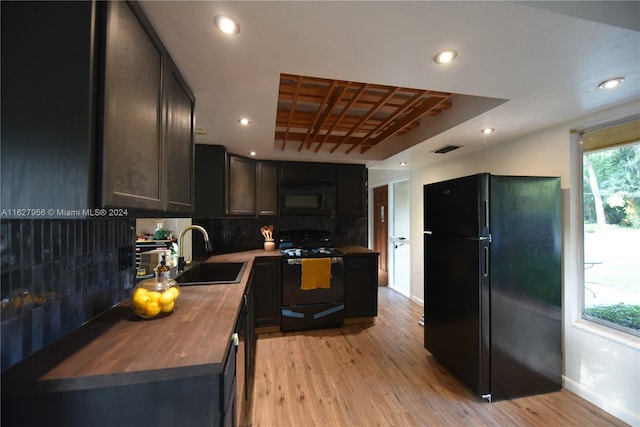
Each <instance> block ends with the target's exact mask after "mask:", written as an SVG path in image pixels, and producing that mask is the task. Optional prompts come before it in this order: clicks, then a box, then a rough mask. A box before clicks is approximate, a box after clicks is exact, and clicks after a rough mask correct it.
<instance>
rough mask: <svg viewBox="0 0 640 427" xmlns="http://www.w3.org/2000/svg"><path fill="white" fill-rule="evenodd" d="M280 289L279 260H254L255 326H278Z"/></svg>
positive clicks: (280, 299)
mask: <svg viewBox="0 0 640 427" xmlns="http://www.w3.org/2000/svg"><path fill="white" fill-rule="evenodd" d="M281 289H282V285H281V266H280V258H275V259H270V258H256V260H255V262H254V264H253V292H254V296H255V325H256V326H280V309H281V305H282V303H281V301H282V296H281Z"/></svg>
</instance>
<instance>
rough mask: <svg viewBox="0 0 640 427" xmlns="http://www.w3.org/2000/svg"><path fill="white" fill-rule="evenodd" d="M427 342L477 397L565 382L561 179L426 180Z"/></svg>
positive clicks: (506, 395)
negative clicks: (431, 181)
mask: <svg viewBox="0 0 640 427" xmlns="http://www.w3.org/2000/svg"><path fill="white" fill-rule="evenodd" d="M424 230H425V235H424V260H425V263H424V296H425V328H424V346H425V348H426V349H427V350H429V351H430V352H431V353H432V354H433V355H434V356H435V357H436V358H437V359H438V360H439V361H440V362H441V363H442V364H443V365H444V366H445V367H446V368H448V369H449V370H450V371H451V372H452V373H453V374H454V375H455V376H457V377H458V378H459V379H460V380H461V381H462V382H463V383H464V384H466V385H467V386H468V387H469V388H470V389H471V390H473V391H474V392H475V393H476V394H477V395H478V396H480V397H482V398H484V399H487V400H489V401H491V400H503V399H509V398H514V397H519V396H526V395H533V394H540V393H547V392H551V391H556V390H559V389H560V388H561V386H562V378H561V374H562V322H561V320H562V309H561V299H562V285H561V283H562V282H561V281H562V278H561V249H562V240H561V197H560V178H557V177H510V176H495V175H490V174H487V173H482V174H477V175H472V176H468V177H463V178H458V179H453V180H448V181H444V182H439V183H434V184H428V185H425V186H424Z"/></svg>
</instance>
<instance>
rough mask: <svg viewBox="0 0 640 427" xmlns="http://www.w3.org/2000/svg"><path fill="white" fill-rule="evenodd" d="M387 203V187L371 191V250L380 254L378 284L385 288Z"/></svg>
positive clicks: (386, 280) (387, 234)
mask: <svg viewBox="0 0 640 427" xmlns="http://www.w3.org/2000/svg"><path fill="white" fill-rule="evenodd" d="M388 203H389V187H388V186H387V185H385V186H383V187H376V188H374V189H373V250H374V251H376V252H378V253H379V254H380V257H379V258H378V284H379V285H381V286H387V285H388V284H389V274H388V272H387V248H388V246H389V228H388V226H387V217H388V215H387V213H388V212H389V209H388Z"/></svg>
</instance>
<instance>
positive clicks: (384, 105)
mask: <svg viewBox="0 0 640 427" xmlns="http://www.w3.org/2000/svg"><path fill="white" fill-rule="evenodd" d="M453 96H454V94H453V93H448V92H439V91H432V90H425V89H412V88H406V87H397V86H385V85H379V84H368V83H360V82H349V81H343V80H332V79H323V78H317V77H307V76H299V75H292V74H280V87H279V90H278V108H277V116H276V129H275V145H276V147H278V146H279V147H280V149H281V150H282V151H285V150H291V149H292V147H295V148H296V149H297V151H310V152H315V153H318V152H319V151H321V150H323V151H327V150H328V152H330V153H334V152H336V151H337V150H339V151H338V152H340V151H341V152H342V153H344V154H350V153H352V152H353V153H354V154H362V153H365V152H366V151H368V150H369V149H371V148H372V147H374V146H376V145H378V144H390V143H392V142H391V139H390V138H391V137H392V136H402V135H404V134H406V133H408V132H410V131H411V130H412V129H414V128H416V127H418V126H420V125H421V123H420V118H421V117H424V116H438V115H440V114H443V113H445V112H446V110H448V109H450V108H452V106H453V103H452V100H451V98H452V97H453ZM445 114H446V113H445ZM391 151H393V150H391Z"/></svg>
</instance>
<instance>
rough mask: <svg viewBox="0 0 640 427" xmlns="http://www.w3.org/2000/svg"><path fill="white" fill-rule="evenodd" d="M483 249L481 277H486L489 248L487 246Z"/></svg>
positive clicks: (487, 273)
mask: <svg viewBox="0 0 640 427" xmlns="http://www.w3.org/2000/svg"><path fill="white" fill-rule="evenodd" d="M482 249H483V255H482V256H483V257H484V260H483V261H484V262H483V263H482V264H483V265H482V269H483V271H482V275H483V276H484V277H487V276H488V275H489V248H488V247H487V246H485V247H484V248H482Z"/></svg>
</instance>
